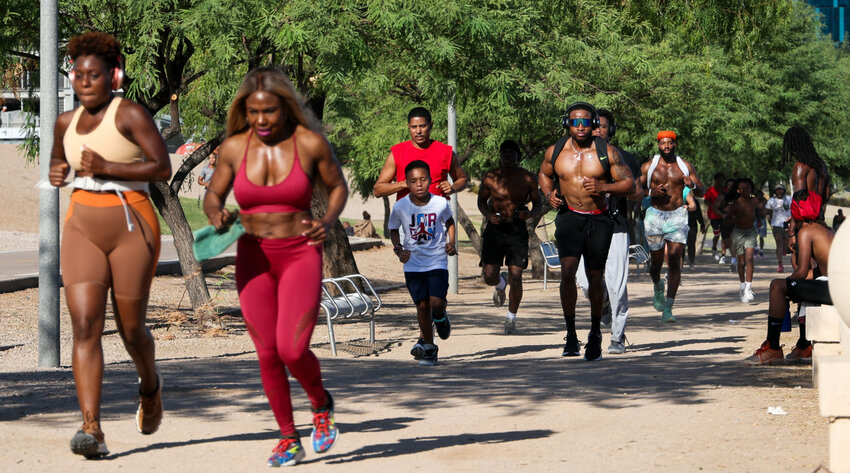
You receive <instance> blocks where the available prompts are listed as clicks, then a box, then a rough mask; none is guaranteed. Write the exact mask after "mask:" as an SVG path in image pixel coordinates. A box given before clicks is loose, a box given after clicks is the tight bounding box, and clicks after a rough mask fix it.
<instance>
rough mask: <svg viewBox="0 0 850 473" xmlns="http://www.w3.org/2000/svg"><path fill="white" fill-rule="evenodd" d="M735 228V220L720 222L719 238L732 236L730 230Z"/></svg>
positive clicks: (725, 238)
mask: <svg viewBox="0 0 850 473" xmlns="http://www.w3.org/2000/svg"><path fill="white" fill-rule="evenodd" d="M734 229H735V222H734V221H732V222H728V223H727V222H724V223H722V224H720V238H722V239H724V240H727V239H729V238H732V230H734Z"/></svg>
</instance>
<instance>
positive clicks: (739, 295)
mask: <svg viewBox="0 0 850 473" xmlns="http://www.w3.org/2000/svg"><path fill="white" fill-rule="evenodd" d="M738 299H740V300H741V303H743V304H746V303H747V301H745V300H744V288H743V287H739V288H738Z"/></svg>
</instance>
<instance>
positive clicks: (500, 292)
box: [493, 271, 508, 307]
mask: <svg viewBox="0 0 850 473" xmlns="http://www.w3.org/2000/svg"><path fill="white" fill-rule="evenodd" d="M501 281H505V287H503V288H502V289H496V291H495V292H493V305H494V306H496V307H502V306H503V305H505V297H506V296H505V289H507V287H508V273H506V272H504V271H502V272H501V273H499V282H501Z"/></svg>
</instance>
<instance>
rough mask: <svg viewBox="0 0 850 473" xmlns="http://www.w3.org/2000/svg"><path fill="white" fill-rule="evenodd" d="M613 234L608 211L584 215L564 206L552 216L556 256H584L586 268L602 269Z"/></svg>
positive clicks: (612, 224) (612, 222) (612, 225)
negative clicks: (556, 246)
mask: <svg viewBox="0 0 850 473" xmlns="http://www.w3.org/2000/svg"><path fill="white" fill-rule="evenodd" d="M613 234H614V220H613V219H612V218H611V216H610V215H608V212H603V213H601V214H598V215H586V214H580V213H577V212H573V211H572V210H569V209H566V210H561V211H560V212H558V216H557V217H555V241H556V242H557V244H558V254H559V256H560V257H561V258H566V257H568V256H573V257H576V258H579V257H581V256H584V265H585V267H586V268H587V269H592V270H604V269H605V261H606V260H607V259H608V247H609V246H611V235H613Z"/></svg>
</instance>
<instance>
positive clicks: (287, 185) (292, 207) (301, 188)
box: [233, 130, 313, 214]
mask: <svg viewBox="0 0 850 473" xmlns="http://www.w3.org/2000/svg"><path fill="white" fill-rule="evenodd" d="M252 134H253V130H252V131H251V133H249V134H248V143H249V144H250V143H251V135H252ZM294 140H295V138H294V137H293V142H292V148H293V150H294V151H295V159H293V160H292V168H291V169H290V171H289V175H288V176H286V178H285V179H284V180H282V181H281V182H279V183H277V184H275V185H272V186H260V185H257V184H254V183H253V182H251V181H250V180H249V179H248V175H247V173H246V172H245V160H246V159H247V157H248V145H245V154H244V155H243V156H242V163H241V164H240V165H239V171H237V172H236V177H235V178H234V179H233V197H235V198H236V203H238V204H239V211H240V212H241V213H243V214H255V213H293V212H299V211H305V212H306V211H309V210H310V200H311V199H312V198H313V185H312V183H311V182H310V178H309V177H308V176H307V173H305V172H304V168H302V167H301V160H300V159H299V158H298V147H297V146H296V145H295V141H294Z"/></svg>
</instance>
